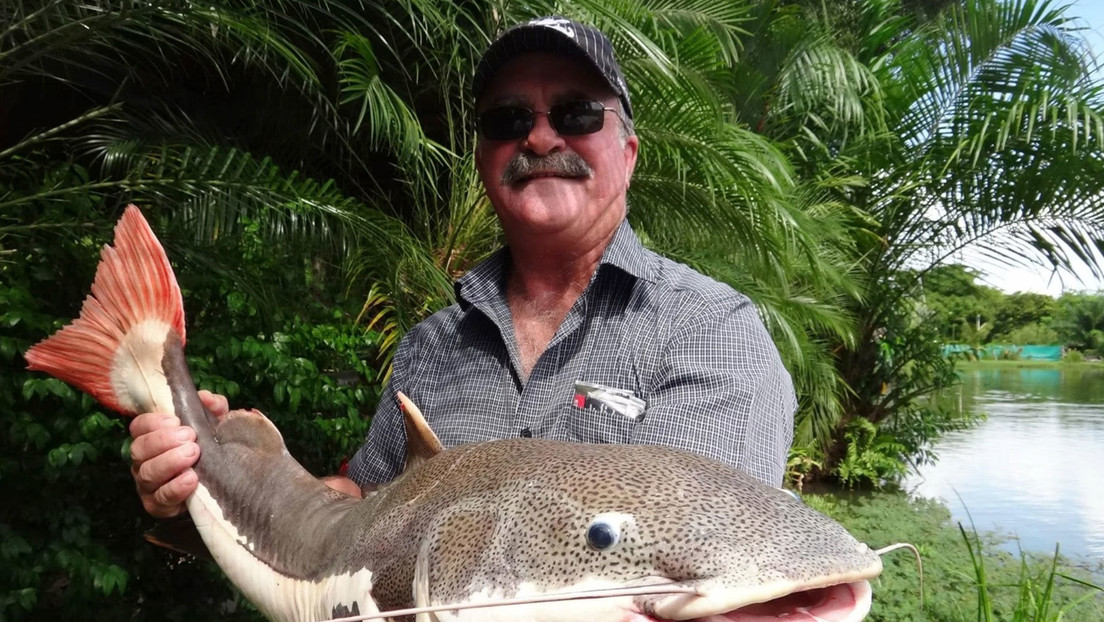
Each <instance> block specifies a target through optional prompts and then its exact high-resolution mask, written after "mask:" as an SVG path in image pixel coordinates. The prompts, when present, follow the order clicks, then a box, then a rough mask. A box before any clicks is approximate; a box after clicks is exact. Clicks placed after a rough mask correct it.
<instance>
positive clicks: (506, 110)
mask: <svg viewBox="0 0 1104 622" xmlns="http://www.w3.org/2000/svg"><path fill="white" fill-rule="evenodd" d="M606 111H609V112H617V109H616V108H610V107H609V106H607V105H605V104H604V103H602V102H600V101H587V100H584V99H581V100H578V101H570V102H564V103H562V104H556V105H555V106H552V107H551V108H549V109H548V112H541V111H539V110H531V109H529V108H526V107H524V106H498V107H495V108H488V109H487V110H484V111H483V112H482V113H480V114H479V118H478V120H477V122H476V123H477V128H478V129H479V134H480V135H481V136H482V137H483V138H486V139H488V140H517V139H519V138H525V137H526V136H528V135H529V132H530V131H532V129H533V123H534V121H533V119H534V118H535V117H536V116H537V115H538V114H544V115H548V122H549V123H551V124H552V127H553V128H554V129H555V130H556V133H558V134H559V135H560V136H581V135H583V134H593V133H595V132H597V131H599V130H601V129H602V126H603V125H605V122H606ZM619 118H620V117H619Z"/></svg>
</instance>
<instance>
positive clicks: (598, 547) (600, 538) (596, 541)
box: [586, 518, 621, 551]
mask: <svg viewBox="0 0 1104 622" xmlns="http://www.w3.org/2000/svg"><path fill="white" fill-rule="evenodd" d="M586 540H587V545H588V546H590V548H592V549H594V550H595V551H605V550H608V549H610V548H611V547H613V545H615V544H617V543H618V542H619V541H620V540H621V530H620V529H619V528H618V526H617V525H614V524H612V523H610V522H608V521H606V520H604V519H601V518H599V519H596V520H595V521H594V522H593V523H591V524H590V527H587V532H586Z"/></svg>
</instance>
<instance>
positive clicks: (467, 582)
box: [413, 505, 517, 622]
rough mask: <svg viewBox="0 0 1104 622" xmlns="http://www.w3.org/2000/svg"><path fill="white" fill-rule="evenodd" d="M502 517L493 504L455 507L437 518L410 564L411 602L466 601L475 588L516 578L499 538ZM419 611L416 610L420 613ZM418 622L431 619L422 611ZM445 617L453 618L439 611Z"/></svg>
mask: <svg viewBox="0 0 1104 622" xmlns="http://www.w3.org/2000/svg"><path fill="white" fill-rule="evenodd" d="M506 520H509V519H508V518H507V517H505V516H503V515H502V514H501V513H500V512H499V511H498V509H497V508H494V507H486V506H483V505H480V506H479V507H471V506H468V507H462V508H454V509H452V510H450V511H448V512H446V513H444V514H442V515H441V516H440V517H438V518H437V519H436V520H435V521H434V522H433V524H432V525H431V526H430V528H429V529H427V530H426V535H425V537H424V539H423V540H422V543H421V546H420V547H419V550H418V557H417V559H416V560H415V563H414V583H413V596H414V603H415V606H433V605H445V604H450V603H464V602H469V601H471V600H472V599H473V597H476V598H477V599H478V598H482V597H483V596H485V595H476V594H475V593H474V592H477V591H482V590H484V589H493V587H494V586H503V587H504V588H505V589H510V585H504V584H506V583H508V584H511V585H512V584H515V583H516V582H517V578H516V577H515V576H513V569H512V567H511V564H510V563H509V562H508V559H507V557H508V556H507V555H505V554H504V551H503V548H504V547H507V546H509V543H504V542H501V541H500V537H501V536H502V534H501V533H499V526H500V525H502V523H503V522H504V521H506ZM421 615H423V614H419V616H421ZM424 615H427V616H430V617H425V618H423V617H418V618H417V620H418V622H436V621H437V620H438V619H439V618H438V617H437V615H436V614H424ZM444 619H452V618H450V617H449V616H447V615H446V616H444Z"/></svg>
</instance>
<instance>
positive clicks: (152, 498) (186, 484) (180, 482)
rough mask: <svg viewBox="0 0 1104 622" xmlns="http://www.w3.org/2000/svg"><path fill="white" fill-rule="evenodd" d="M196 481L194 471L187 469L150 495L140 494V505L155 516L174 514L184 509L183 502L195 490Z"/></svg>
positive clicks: (197, 479)
mask: <svg viewBox="0 0 1104 622" xmlns="http://www.w3.org/2000/svg"><path fill="white" fill-rule="evenodd" d="M198 482H199V478H198V477H197V476H196V473H195V471H193V470H191V469H188V470H187V471H184V472H183V473H181V474H180V475H177V476H176V477H174V478H173V479H172V480H171V481H169V482H168V483H167V484H165V485H164V486H162V487H160V488H158V489H157V490H156V491H155V492H154V493H153V494H152V495H148V496H147V495H142V505H143V507H145V509H146V511H147V512H149V513H150V514H152V515H153V516H156V517H157V518H168V517H170V516H176V515H178V514H180V513H182V512H183V511H184V510H185V507H184V502H185V501H186V500H187V499H188V495H190V494H192V492H194V491H195V489H196V485H197V484H198Z"/></svg>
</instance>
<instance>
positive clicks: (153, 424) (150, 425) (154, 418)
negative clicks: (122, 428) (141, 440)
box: [130, 413, 180, 438]
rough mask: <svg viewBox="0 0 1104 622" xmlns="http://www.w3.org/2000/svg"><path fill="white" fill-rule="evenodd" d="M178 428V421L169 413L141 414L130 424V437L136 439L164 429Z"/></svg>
mask: <svg viewBox="0 0 1104 622" xmlns="http://www.w3.org/2000/svg"><path fill="white" fill-rule="evenodd" d="M177 427H180V419H178V418H177V417H176V415H173V414H170V413H143V414H141V415H138V416H137V417H135V418H134V420H133V421H131V422H130V435H131V436H132V437H133V438H138V437H141V436H144V435H146V434H149V433H150V432H154V431H156V430H163V429H166V428H177Z"/></svg>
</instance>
